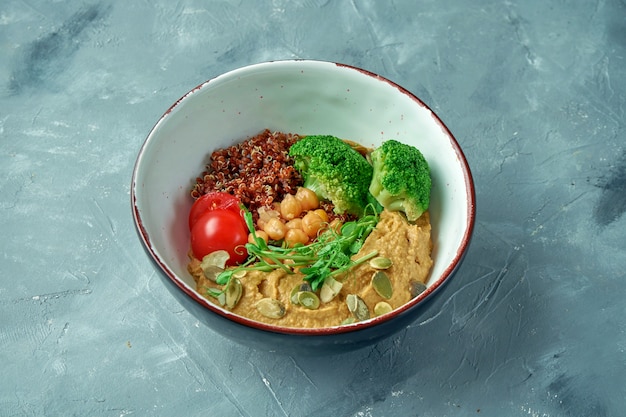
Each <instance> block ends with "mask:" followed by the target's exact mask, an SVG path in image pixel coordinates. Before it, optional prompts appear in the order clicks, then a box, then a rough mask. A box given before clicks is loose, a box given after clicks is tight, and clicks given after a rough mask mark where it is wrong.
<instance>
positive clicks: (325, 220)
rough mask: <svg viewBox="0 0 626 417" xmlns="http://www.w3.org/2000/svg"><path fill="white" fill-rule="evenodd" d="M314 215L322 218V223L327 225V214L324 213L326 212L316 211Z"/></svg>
mask: <svg viewBox="0 0 626 417" xmlns="http://www.w3.org/2000/svg"><path fill="white" fill-rule="evenodd" d="M314 213H315V214H317V215H318V216H320V217H321V218H322V220H324V223H328V213H326V210H324V209H317V210H315V211H314Z"/></svg>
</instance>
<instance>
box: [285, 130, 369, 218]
mask: <svg viewBox="0 0 626 417" xmlns="http://www.w3.org/2000/svg"><path fill="white" fill-rule="evenodd" d="M289 155H290V156H291V157H293V158H294V166H295V167H296V169H297V170H298V171H299V172H300V173H301V174H302V177H303V179H304V187H306V188H309V189H311V190H313V191H314V192H315V193H316V194H317V196H318V197H319V198H320V199H322V200H330V201H331V202H332V203H333V204H334V205H335V212H336V213H338V214H342V213H350V214H354V215H357V216H359V215H362V214H363V211H364V210H365V207H366V206H367V204H368V203H370V202H371V201H375V200H374V199H373V198H372V197H371V195H370V193H369V185H370V182H371V180H372V172H373V171H372V166H371V165H370V163H369V162H368V161H367V159H365V158H364V157H363V156H362V155H361V154H360V153H358V152H357V151H356V150H354V149H353V148H352V147H351V146H350V145H348V144H347V143H345V142H344V141H343V140H341V139H339V138H337V137H334V136H326V135H314V136H306V137H304V138H302V139H301V140H299V141H298V142H296V143H294V144H293V145H292V146H291V148H290V149H289Z"/></svg>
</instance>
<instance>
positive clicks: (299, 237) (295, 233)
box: [285, 229, 309, 247]
mask: <svg viewBox="0 0 626 417" xmlns="http://www.w3.org/2000/svg"><path fill="white" fill-rule="evenodd" d="M285 242H287V245H289V246H290V247H293V246H295V245H296V244H297V243H302V244H303V245H306V244H307V243H309V236H308V235H307V234H306V233H304V231H303V230H302V229H288V230H287V233H286V234H285Z"/></svg>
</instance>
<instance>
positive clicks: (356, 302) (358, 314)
mask: <svg viewBox="0 0 626 417" xmlns="http://www.w3.org/2000/svg"><path fill="white" fill-rule="evenodd" d="M346 304H347V305H348V310H350V313H352V315H353V316H354V318H355V319H357V320H359V321H361V320H367V319H369V318H370V311H369V309H368V308H367V304H365V301H363V299H362V298H361V297H359V296H358V295H356V294H348V296H347V297H346Z"/></svg>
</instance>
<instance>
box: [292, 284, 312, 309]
mask: <svg viewBox="0 0 626 417" xmlns="http://www.w3.org/2000/svg"><path fill="white" fill-rule="evenodd" d="M303 291H307V292H313V289H312V288H311V284H309V283H308V282H301V283H300V284H298V285H296V286H295V287H293V289H292V290H291V293H289V301H291V304H295V305H298V304H299V303H300V302H299V301H298V293H301V292H303Z"/></svg>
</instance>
